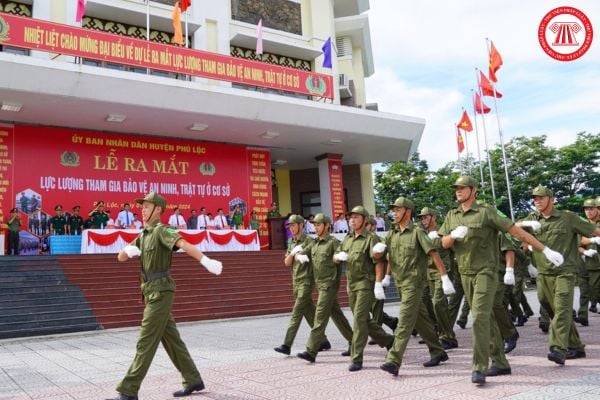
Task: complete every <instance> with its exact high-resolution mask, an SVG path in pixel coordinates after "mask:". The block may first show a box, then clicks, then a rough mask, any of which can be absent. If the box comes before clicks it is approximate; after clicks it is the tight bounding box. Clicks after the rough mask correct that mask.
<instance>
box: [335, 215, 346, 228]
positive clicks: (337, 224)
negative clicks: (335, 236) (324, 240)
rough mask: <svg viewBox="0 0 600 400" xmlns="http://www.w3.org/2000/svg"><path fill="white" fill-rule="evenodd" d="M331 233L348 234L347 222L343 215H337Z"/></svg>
mask: <svg viewBox="0 0 600 400" xmlns="http://www.w3.org/2000/svg"><path fill="white" fill-rule="evenodd" d="M333 233H348V221H346V218H345V217H344V214H339V215H338V217H337V221H335V224H333Z"/></svg>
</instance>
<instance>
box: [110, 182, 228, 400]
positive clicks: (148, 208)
mask: <svg viewBox="0 0 600 400" xmlns="http://www.w3.org/2000/svg"><path fill="white" fill-rule="evenodd" d="M136 202H137V203H138V204H141V205H142V219H143V221H144V230H143V231H142V232H141V233H140V234H139V235H138V237H137V238H136V239H135V240H134V241H132V242H131V243H130V244H129V245H127V246H125V247H124V248H123V250H121V252H120V253H119V255H118V257H117V259H118V260H119V261H121V262H123V261H127V260H128V259H129V258H132V257H136V256H140V264H141V269H142V281H143V283H142V285H141V289H142V294H143V297H144V303H145V308H144V315H143V319H142V326H141V330H140V335H139V338H138V341H137V345H136V354H135V357H134V359H133V362H132V363H131V366H130V367H129V370H128V371H127V374H126V375H125V378H123V380H122V381H121V382H120V383H119V384H118V385H117V392H119V394H118V396H117V397H116V398H115V400H137V398H138V396H137V393H138V391H139V389H140V386H141V384H142V380H143V379H144V377H145V376H146V373H147V372H148V369H149V368H150V364H151V362H152V359H153V358H154V354H155V353H156V349H157V348H158V345H159V343H162V344H163V347H164V348H165V351H166V352H167V354H168V356H169V358H170V359H171V361H172V362H173V364H174V365H175V367H176V368H177V370H178V371H179V372H180V373H181V375H182V377H183V389H182V390H178V391H176V392H175V393H173V396H175V397H182V396H188V395H190V394H192V393H193V392H197V391H201V390H203V389H204V382H203V381H202V378H201V377H200V373H199V372H198V369H197V368H196V365H195V364H194V361H193V360H192V357H191V356H190V353H189V351H188V349H187V347H186V346H185V343H183V341H182V340H181V337H180V336H179V331H178V330H177V326H176V325H175V320H174V319H173V314H172V313H171V309H172V307H173V300H174V297H175V281H174V280H173V279H172V278H171V276H170V268H171V259H172V256H173V252H174V251H176V250H178V249H182V250H183V251H185V252H186V253H187V254H188V255H189V256H190V257H192V258H194V259H195V260H197V261H199V262H200V264H202V265H203V266H204V267H205V268H206V269H207V270H208V271H209V272H211V273H213V274H215V275H220V274H221V271H222V269H223V265H222V264H221V263H220V262H219V261H217V260H212V259H210V258H208V257H207V256H205V255H204V254H202V252H201V251H200V250H198V249H197V248H196V247H195V246H193V245H191V244H190V243H188V242H186V241H185V240H184V239H182V238H181V236H179V234H178V233H177V231H176V230H174V229H171V228H170V227H169V226H168V225H164V224H162V223H161V222H160V217H161V214H162V213H163V212H164V211H165V208H166V206H167V201H166V200H165V198H164V197H162V196H161V195H159V194H157V193H155V192H150V193H148V194H147V195H146V197H144V198H143V199H136Z"/></svg>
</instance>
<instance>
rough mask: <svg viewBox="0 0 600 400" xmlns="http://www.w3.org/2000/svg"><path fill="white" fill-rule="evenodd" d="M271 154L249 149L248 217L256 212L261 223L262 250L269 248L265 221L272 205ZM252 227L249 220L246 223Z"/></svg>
mask: <svg viewBox="0 0 600 400" xmlns="http://www.w3.org/2000/svg"><path fill="white" fill-rule="evenodd" d="M270 156H271V154H270V153H269V152H268V151H267V150H258V149H248V152H247V160H246V163H247V168H248V180H249V182H250V183H249V190H250V193H249V196H248V215H250V212H251V211H252V210H255V211H256V214H257V216H258V219H259V221H261V223H260V229H259V236H260V246H261V248H268V247H269V227H268V226H267V222H266V221H265V219H266V218H267V212H268V211H269V206H270V204H271V157H270ZM246 225H247V226H249V225H250V223H249V220H248V222H247V223H246Z"/></svg>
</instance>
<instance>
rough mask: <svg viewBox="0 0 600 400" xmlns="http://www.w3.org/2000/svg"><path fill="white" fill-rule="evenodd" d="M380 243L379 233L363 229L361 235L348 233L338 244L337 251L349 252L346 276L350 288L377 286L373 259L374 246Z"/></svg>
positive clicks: (369, 288)
mask: <svg viewBox="0 0 600 400" xmlns="http://www.w3.org/2000/svg"><path fill="white" fill-rule="evenodd" d="M377 243H379V239H378V238H377V235H375V234H374V233H372V232H368V231H367V230H363V231H362V232H361V234H360V235H358V236H356V237H355V235H354V233H353V232H352V233H348V234H347V235H346V236H345V237H344V240H343V241H342V243H341V244H340V245H339V246H338V248H337V250H336V253H337V252H340V251H344V252H346V253H348V260H346V261H345V262H344V264H345V265H346V278H347V279H348V286H349V288H350V290H352V291H355V290H361V289H368V290H373V288H374V287H375V264H376V262H375V260H373V246H375V244H377Z"/></svg>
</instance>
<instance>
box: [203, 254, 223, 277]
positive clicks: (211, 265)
mask: <svg viewBox="0 0 600 400" xmlns="http://www.w3.org/2000/svg"><path fill="white" fill-rule="evenodd" d="M200 264H202V265H203V266H204V268H206V269H207V270H208V272H210V273H211V274H215V275H221V272H222V271H223V264H222V263H221V261H217V260H213V259H212V258H208V257H206V256H202V259H201V260H200Z"/></svg>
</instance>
